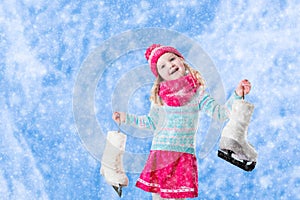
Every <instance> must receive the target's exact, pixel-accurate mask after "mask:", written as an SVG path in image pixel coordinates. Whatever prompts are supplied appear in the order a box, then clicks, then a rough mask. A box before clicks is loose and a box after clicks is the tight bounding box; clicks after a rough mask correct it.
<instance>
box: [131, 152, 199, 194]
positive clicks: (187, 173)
mask: <svg viewBox="0 0 300 200" xmlns="http://www.w3.org/2000/svg"><path fill="white" fill-rule="evenodd" d="M136 186H137V187H139V188H141V189H143V190H145V191H147V192H152V193H159V194H160V196H161V197H162V198H194V197H197V196H198V171H197V160H196V156H195V155H193V154H189V153H182V152H174V151H159V150H155V151H154V150H152V151H150V155H149V157H148V160H147V162H146V165H145V167H144V169H143V171H142V173H141V175H140V177H139V179H138V180H137V182H136Z"/></svg>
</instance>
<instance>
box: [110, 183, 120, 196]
mask: <svg viewBox="0 0 300 200" xmlns="http://www.w3.org/2000/svg"><path fill="white" fill-rule="evenodd" d="M112 187H113V188H114V190H115V191H116V192H117V193H118V195H119V197H121V196H122V186H121V185H120V184H119V187H117V186H114V185H112Z"/></svg>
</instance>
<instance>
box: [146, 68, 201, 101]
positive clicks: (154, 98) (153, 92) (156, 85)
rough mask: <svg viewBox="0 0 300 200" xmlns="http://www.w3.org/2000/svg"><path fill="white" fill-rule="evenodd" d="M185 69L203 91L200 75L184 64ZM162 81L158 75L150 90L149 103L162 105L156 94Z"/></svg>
mask: <svg viewBox="0 0 300 200" xmlns="http://www.w3.org/2000/svg"><path fill="white" fill-rule="evenodd" d="M184 66H185V69H186V70H187V71H188V73H190V74H191V75H192V76H193V77H194V78H195V80H197V83H199V85H200V88H201V89H202V90H204V89H205V85H206V84H205V81H204V79H203V78H202V75H201V74H200V72H199V71H197V70H195V69H193V68H192V67H190V66H189V65H188V64H187V63H184ZM162 81H164V80H163V78H162V77H161V76H160V75H159V74H158V76H157V78H156V80H155V82H154V84H153V86H152V89H151V95H150V101H152V102H153V103H155V104H157V105H160V106H162V105H163V101H162V99H161V98H160V97H159V95H158V93H159V84H160V83H161V82H162Z"/></svg>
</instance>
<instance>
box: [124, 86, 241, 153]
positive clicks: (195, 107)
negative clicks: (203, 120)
mask: <svg viewBox="0 0 300 200" xmlns="http://www.w3.org/2000/svg"><path fill="white" fill-rule="evenodd" d="M236 99H241V97H239V96H237V95H236V94H235V93H234V94H232V95H231V97H230V98H229V99H228V101H227V102H226V104H225V105H219V104H218V103H217V102H216V101H215V100H214V99H213V98H212V97H211V96H210V95H209V94H208V93H206V92H197V93H196V94H195V95H194V97H193V98H192V99H191V101H190V102H189V103H188V104H186V105H184V106H180V107H171V106H167V105H164V106H159V105H156V104H152V105H151V108H150V112H149V114H148V115H143V116H136V115H133V114H129V113H127V114H126V120H125V124H126V125H130V126H133V127H136V128H141V129H147V130H151V131H153V132H154V137H153V141H152V146H151V150H166V151H176V152H185V153H190V154H194V153H195V140H196V139H195V137H196V132H197V128H198V123H199V111H204V112H205V113H207V114H208V115H209V116H211V117H212V118H214V119H217V120H220V121H225V120H227V119H228V116H229V113H230V110H231V106H232V103H233V101H234V100H236Z"/></svg>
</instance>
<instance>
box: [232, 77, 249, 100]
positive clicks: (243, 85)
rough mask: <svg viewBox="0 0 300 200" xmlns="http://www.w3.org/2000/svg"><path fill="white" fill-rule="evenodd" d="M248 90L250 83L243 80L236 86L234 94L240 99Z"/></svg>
mask: <svg viewBox="0 0 300 200" xmlns="http://www.w3.org/2000/svg"><path fill="white" fill-rule="evenodd" d="M250 90H251V83H250V82H249V81H248V80H247V79H244V80H242V81H241V82H240V83H239V84H238V86H237V88H236V89H235V92H236V94H237V95H239V96H240V97H241V96H243V95H246V94H249V92H250Z"/></svg>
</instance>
